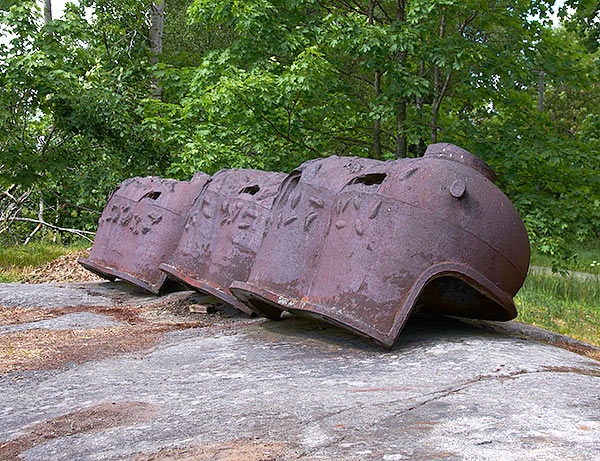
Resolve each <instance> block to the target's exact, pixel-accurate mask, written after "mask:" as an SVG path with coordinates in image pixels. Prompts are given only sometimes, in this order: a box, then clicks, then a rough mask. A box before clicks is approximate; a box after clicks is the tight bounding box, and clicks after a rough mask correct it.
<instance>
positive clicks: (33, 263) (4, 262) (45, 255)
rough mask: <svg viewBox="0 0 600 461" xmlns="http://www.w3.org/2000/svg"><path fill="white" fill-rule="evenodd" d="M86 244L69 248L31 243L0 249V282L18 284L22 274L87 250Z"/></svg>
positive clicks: (51, 244)
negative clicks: (75, 252) (84, 249)
mask: <svg viewBox="0 0 600 461" xmlns="http://www.w3.org/2000/svg"><path fill="white" fill-rule="evenodd" d="M88 246H89V244H87V243H86V242H81V243H75V244H72V245H69V246H65V245H61V244H54V243H31V244H29V245H17V246H10V247H0V282H18V281H20V280H21V279H22V277H23V274H24V273H25V272H28V271H30V270H32V269H33V268H35V267H39V266H42V265H43V264H45V263H47V262H49V261H52V260H53V259H56V258H58V257H59V256H62V255H65V254H68V253H72V252H74V251H78V250H81V249H83V248H87V247H88Z"/></svg>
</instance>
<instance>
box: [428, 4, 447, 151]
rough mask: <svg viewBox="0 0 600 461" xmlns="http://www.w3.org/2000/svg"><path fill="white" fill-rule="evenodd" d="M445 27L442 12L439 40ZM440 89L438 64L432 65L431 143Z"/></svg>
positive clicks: (439, 101) (434, 139) (437, 112)
mask: <svg viewBox="0 0 600 461" xmlns="http://www.w3.org/2000/svg"><path fill="white" fill-rule="evenodd" d="M445 28H446V15H445V13H444V12H442V18H441V20H440V33H439V38H440V40H441V39H442V38H444V30H445ZM442 97H443V95H442V90H441V89H440V66H438V65H437V64H436V65H435V66H434V67H433V102H432V104H431V136H430V141H431V144H434V143H436V142H437V132H438V114H439V110H440V103H441V102H442Z"/></svg>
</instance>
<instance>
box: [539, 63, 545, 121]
mask: <svg viewBox="0 0 600 461" xmlns="http://www.w3.org/2000/svg"><path fill="white" fill-rule="evenodd" d="M544 75H545V73H544V71H543V70H540V81H539V89H538V110H539V111H540V113H543V112H544Z"/></svg>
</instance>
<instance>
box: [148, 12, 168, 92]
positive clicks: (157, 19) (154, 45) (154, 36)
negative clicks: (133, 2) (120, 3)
mask: <svg viewBox="0 0 600 461" xmlns="http://www.w3.org/2000/svg"><path fill="white" fill-rule="evenodd" d="M164 17H165V2H164V0H156V1H154V2H152V4H151V6H150V21H151V24H150V51H151V52H152V54H151V56H150V62H151V63H152V65H153V66H154V65H156V64H158V62H159V61H160V56H161V54H162V36H163V22H164ZM150 91H151V96H152V98H153V99H159V100H160V99H162V86H161V85H160V81H159V80H158V78H157V77H153V78H152V81H151V82H150Z"/></svg>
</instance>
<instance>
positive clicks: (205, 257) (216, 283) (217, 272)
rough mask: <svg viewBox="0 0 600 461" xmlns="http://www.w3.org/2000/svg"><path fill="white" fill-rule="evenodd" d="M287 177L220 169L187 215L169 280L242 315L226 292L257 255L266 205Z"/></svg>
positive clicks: (166, 267)
mask: <svg viewBox="0 0 600 461" xmlns="http://www.w3.org/2000/svg"><path fill="white" fill-rule="evenodd" d="M286 176H287V175H286V174H284V173H271V172H265V171H257V170H221V171H219V172H217V173H215V175H214V176H213V178H212V180H211V181H210V183H209V184H208V186H207V187H206V189H205V191H204V192H203V193H202V195H201V196H199V197H198V199H197V200H196V202H195V203H194V204H193V205H192V207H191V208H190V210H189V212H188V217H187V220H186V224H185V230H184V232H183V234H182V237H181V240H180V242H179V245H178V247H177V250H176V251H175V252H174V254H173V258H172V260H171V262H170V263H165V264H162V265H161V266H160V268H161V269H162V270H163V271H164V272H165V273H166V274H167V275H168V276H169V277H171V278H173V279H175V280H177V281H179V282H181V283H183V284H185V285H188V286H190V287H192V288H194V289H196V290H198V291H202V292H206V293H210V294H212V295H213V296H216V297H217V298H219V299H221V300H223V301H225V302H227V303H229V304H231V305H232V306H234V307H237V308H238V309H240V310H242V311H244V312H246V313H251V312H252V311H251V310H250V309H249V308H248V307H247V306H246V305H245V304H243V303H241V302H240V301H238V300H237V299H236V298H235V297H234V296H233V295H232V294H231V292H230V291H229V285H230V284H231V283H232V282H233V281H234V280H243V281H245V280H246V279H247V277H248V274H249V273H250V269H251V267H252V264H253V263H254V259H255V256H256V252H257V251H258V249H259V247H260V244H261V241H262V237H263V232H264V229H265V225H266V221H267V219H268V217H269V213H270V210H271V206H272V205H273V201H274V199H275V197H276V196H277V192H278V190H279V187H280V185H281V182H282V181H283V179H284V178H285V177H286Z"/></svg>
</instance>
